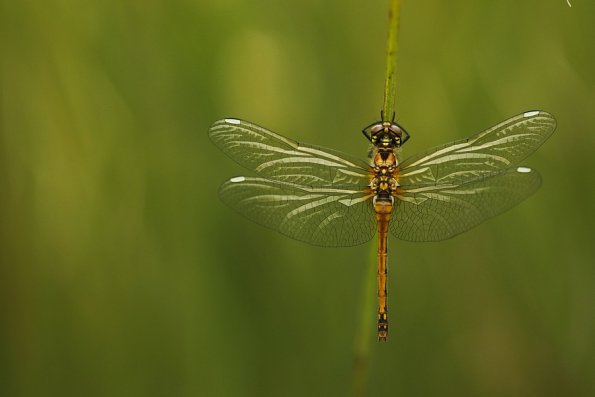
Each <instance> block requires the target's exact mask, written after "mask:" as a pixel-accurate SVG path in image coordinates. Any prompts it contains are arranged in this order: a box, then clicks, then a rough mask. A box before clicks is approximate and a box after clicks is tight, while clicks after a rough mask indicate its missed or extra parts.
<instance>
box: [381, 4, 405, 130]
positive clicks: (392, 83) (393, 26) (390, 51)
mask: <svg viewBox="0 0 595 397" xmlns="http://www.w3.org/2000/svg"><path fill="white" fill-rule="evenodd" d="M400 5H401V2H400V0H390V5H389V9H388V37H387V40H386V80H385V82H384V105H383V107H382V114H383V120H382V121H391V120H392V117H393V114H394V112H395V102H396V97H397V50H398V49H399V40H398V39H399V10H400Z"/></svg>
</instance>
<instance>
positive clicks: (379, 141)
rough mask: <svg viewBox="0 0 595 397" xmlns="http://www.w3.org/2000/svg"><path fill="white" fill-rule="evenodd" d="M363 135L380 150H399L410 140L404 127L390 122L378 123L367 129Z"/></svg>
mask: <svg viewBox="0 0 595 397" xmlns="http://www.w3.org/2000/svg"><path fill="white" fill-rule="evenodd" d="M363 133H364V135H365V136H366V138H368V140H369V141H370V142H372V144H373V145H374V146H376V147H378V148H386V149H389V148H399V147H401V146H402V145H403V144H404V143H405V142H407V140H408V139H409V134H408V133H407V131H405V129H404V128H403V127H401V126H400V125H398V124H397V123H395V122H390V121H378V122H376V123H374V124H372V125H370V126H368V127H366V128H365V129H364V131H363Z"/></svg>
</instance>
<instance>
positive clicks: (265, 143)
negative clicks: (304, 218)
mask: <svg viewBox="0 0 595 397" xmlns="http://www.w3.org/2000/svg"><path fill="white" fill-rule="evenodd" d="M209 136H210V138H211V140H212V141H213V142H214V143H215V145H217V146H218V147H219V149H221V150H222V151H223V152H224V153H225V154H227V155H228V156H229V157H231V158H232V159H233V160H235V161H236V162H238V163H239V164H241V165H242V166H244V167H246V168H247V169H249V170H251V171H254V172H256V173H257V174H258V175H260V176H262V177H265V178H270V179H274V180H276V181H281V182H289V183H296V184H299V185H309V186H338V185H359V184H361V183H362V182H365V184H366V185H367V184H368V183H369V176H368V170H369V168H370V167H369V166H368V165H367V164H366V163H365V162H363V161H361V160H359V159H357V158H354V157H351V156H349V155H346V154H344V153H341V152H338V151H335V150H331V149H325V148H321V147H317V146H313V145H308V144H303V143H299V142H297V141H294V140H292V139H289V138H286V137H284V136H281V135H279V134H276V133H274V132H272V131H269V130H267V129H266V128H263V127H260V126H258V125H256V124H252V123H249V122H247V121H243V120H238V119H223V120H219V121H217V122H215V123H214V124H213V125H212V126H211V128H210V129H209Z"/></svg>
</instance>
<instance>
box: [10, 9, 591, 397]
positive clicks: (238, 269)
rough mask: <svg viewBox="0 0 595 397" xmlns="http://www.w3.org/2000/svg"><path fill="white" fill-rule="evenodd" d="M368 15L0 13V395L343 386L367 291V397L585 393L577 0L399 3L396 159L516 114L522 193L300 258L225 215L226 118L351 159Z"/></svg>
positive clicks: (373, 68)
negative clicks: (386, 336) (427, 237)
mask: <svg viewBox="0 0 595 397" xmlns="http://www.w3.org/2000/svg"><path fill="white" fill-rule="evenodd" d="M386 12H387V2H386V1H379V2H375V3H365V2H363V1H351V0H350V1H345V0H343V1H327V2H319V1H313V0H305V1H300V2H280V1H273V0H269V1H252V2H242V1H239V0H225V1H222V0H209V1H207V0H198V1H197V0H194V1H191V0H176V1H159V0H145V1H142V2H141V1H130V0H128V1H121V0H119V1H115V0H104V1H85V2H80V1H79V2H77V1H68V0H62V1H60V0H53V1H46V2H35V1H12V2H10V1H7V2H3V5H2V13H1V17H0V18H1V28H0V29H1V31H2V39H1V40H2V52H1V58H2V113H1V120H2V123H1V125H2V130H1V136H0V139H1V141H0V233H1V235H0V310H1V314H0V394H1V395H3V396H51V395H56V396H65V395H69V396H82V395H85V396H119V395H121V396H190V395H200V396H318V395H320V396H322V395H325V396H345V395H349V394H350V393H351V390H352V385H353V378H354V376H353V361H354V345H355V340H356V336H357V335H358V333H359V332H360V327H361V326H362V324H361V321H360V317H361V311H362V305H364V304H366V303H365V302H366V300H365V299H368V301H369V302H371V304H372V305H373V307H372V310H371V311H370V313H371V317H370V318H369V321H367V322H365V323H364V324H363V326H365V327H369V330H368V331H369V338H370V352H369V354H370V356H369V360H370V361H369V364H370V368H369V369H370V373H369V377H368V385H367V391H368V393H369V394H370V395H375V396H388V395H406V396H433V395H436V396H437V395H440V396H443V395H457V396H467V395H468V396H529V395H535V396H562V395H563V396H571V395H572V396H591V395H595V386H594V383H595V382H594V381H593V377H592V375H593V373H595V309H594V307H595V268H594V263H595V261H594V247H593V237H594V231H595V227H594V222H595V215H594V214H595V208H594V207H595V206H594V197H595V176H594V171H593V170H594V169H595V156H594V155H593V148H594V145H595V89H594V88H595V45H594V44H593V43H594V40H595V26H594V22H595V3H594V2H592V1H578V0H575V1H573V7H572V8H569V7H568V5H567V4H566V2H565V1H564V0H558V1H554V0H548V1H542V0H541V1H537V0H527V1H522V2H519V1H516V0H515V1H513V0H503V1H498V2H475V1H449V2H445V1H439V0H428V1H405V2H404V5H403V8H402V15H401V30H400V32H401V36H400V52H399V68H398V77H397V78H398V98H397V115H398V120H399V122H400V123H401V124H402V125H404V126H405V128H407V130H408V131H409V133H410V134H411V135H412V137H411V140H410V141H409V143H408V144H407V145H406V146H405V149H404V157H407V155H408V154H413V153H416V152H418V151H421V150H424V149H425V148H428V147H431V146H434V145H437V144H441V143H444V142H447V141H450V140H454V139H458V138H462V137H465V136H467V135H470V134H472V133H475V132H478V131H480V130H482V129H484V128H487V127H490V126H492V125H494V124H496V123H498V122H500V121H502V120H504V119H506V118H508V117H510V116H513V115H515V114H518V113H521V112H523V111H527V110H532V109H543V110H546V111H549V112H551V113H552V114H554V115H555V116H556V118H557V120H558V129H557V131H556V132H555V133H554V135H553V136H552V138H551V139H550V140H549V141H548V142H546V144H545V145H544V146H543V147H542V148H541V149H540V150H539V151H538V152H537V153H536V154H535V155H533V156H532V157H531V158H530V159H528V161H526V162H525V163H527V164H529V165H531V166H535V167H536V168H537V169H539V170H540V172H541V173H542V175H543V177H544V183H543V186H542V188H541V190H540V191H539V192H538V193H537V194H536V195H535V196H533V197H531V198H530V199H529V200H528V201H526V202H524V203H523V204H521V205H520V206H519V207H517V208H515V209H514V210H512V211H510V212H508V213H506V214H504V215H502V216H500V217H498V218H496V219H494V220H491V221H489V222H487V223H485V224H483V225H481V226H480V227H478V228H476V229H474V230H473V231H471V232H469V233H467V234H464V235H461V236H459V237H456V238H454V239H452V240H449V241H446V242H442V243H434V244H413V243H404V242H400V241H394V240H391V241H390V243H389V266H390V267H389V276H390V285H389V307H390V314H391V334H390V340H389V342H388V343H386V344H378V343H376V342H375V340H374V339H375V335H374V332H375V327H376V324H375V313H374V311H375V302H374V296H372V297H371V298H370V297H368V298H365V294H364V291H365V288H366V286H365V282H364V281H365V280H366V277H367V274H369V273H368V272H370V271H372V272H373V271H374V266H375V263H374V261H373V256H372V257H371V252H373V251H374V249H375V243H370V244H366V245H363V246H359V247H354V248H346V249H323V248H316V247H312V246H308V245H305V244H302V243H299V242H296V241H292V240H289V239H287V238H285V237H283V236H281V235H278V234H276V233H275V232H272V231H270V230H268V229H264V228H262V227H260V226H257V225H255V224H253V223H250V222H249V221H247V220H245V219H244V218H243V217H241V216H239V215H237V214H236V213H234V212H233V211H231V210H229V209H228V208H226V207H224V206H223V205H222V204H221V203H220V201H219V200H218V198H217V189H218V186H219V184H220V183H221V182H222V181H224V180H225V179H227V178H228V177H230V176H234V175H238V174H244V173H245V171H244V170H242V169H241V168H240V167H239V166H238V165H236V164H235V163H234V162H232V161H231V160H230V159H228V158H227V157H226V156H225V155H223V154H222V153H221V152H219V151H218V150H217V149H216V148H215V146H214V145H212V144H211V142H210V141H209V139H208V137H207V130H208V127H209V125H210V124H211V123H212V122H213V121H215V120H217V119H220V118H223V117H239V118H244V119H247V120H251V121H253V122H256V123H258V124H261V125H263V126H266V127H269V128H271V129H273V130H275V131H278V132H280V133H281V134H284V135H287V136H290V137H292V138H295V139H298V140H303V141H306V142H310V143H313V144H317V145H321V146H327V147H333V148H336V149H339V150H343V151H346V152H349V153H352V154H358V153H359V154H360V155H361V156H362V158H363V157H365V155H366V154H367V150H368V146H367V145H366V141H365V140H364V138H363V137H362V135H361V133H360V130H361V128H363V127H364V126H366V125H368V124H369V123H370V122H372V121H375V120H376V119H377V118H378V116H379V110H380V108H381V107H382V93H383V83H384V81H383V80H384V65H385V55H384V48H385V36H386V28H387V18H386Z"/></svg>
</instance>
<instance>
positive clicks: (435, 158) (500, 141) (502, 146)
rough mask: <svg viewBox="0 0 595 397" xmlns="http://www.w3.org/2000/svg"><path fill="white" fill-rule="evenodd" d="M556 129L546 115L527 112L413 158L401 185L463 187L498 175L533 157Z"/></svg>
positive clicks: (402, 169)
mask: <svg viewBox="0 0 595 397" xmlns="http://www.w3.org/2000/svg"><path fill="white" fill-rule="evenodd" d="M555 129H556V120H555V119H554V118H553V117H552V115H550V114H548V113H546V112H540V111H532V112H525V113H523V114H520V115H518V116H516V117H513V118H511V119H508V120H506V121H504V122H502V123H500V124H498V125H497V126H495V127H492V128H490V129H488V130H486V131H483V132H481V133H479V134H477V135H475V136H472V137H470V138H467V139H463V140H460V141H455V142H452V143H448V144H446V145H442V146H438V147H435V148H433V149H430V150H428V151H427V152H425V153H422V154H419V155H416V156H413V157H410V158H408V159H406V160H405V161H403V162H402V163H401V165H400V167H399V185H400V186H402V187H403V188H404V189H408V188H409V187H420V186H436V187H438V186H439V185H442V184H443V185H445V186H449V185H450V184H462V183H467V182H470V181H472V180H476V179H481V178H485V177H487V176H489V175H495V174H498V173H500V172H502V171H503V170H505V169H507V168H510V167H512V166H514V165H516V164H518V163H519V162H520V161H522V160H523V159H525V158H526V157H527V156H529V155H530V154H531V153H533V152H534V151H535V150H536V149H537V148H538V147H539V146H541V144H542V143H543V142H544V141H545V140H546V139H547V138H549V136H550V135H551V134H552V133H553V132H554V130H555Z"/></svg>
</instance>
